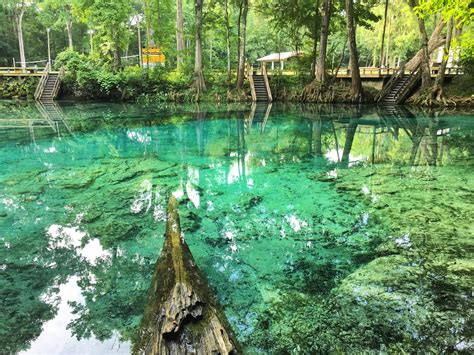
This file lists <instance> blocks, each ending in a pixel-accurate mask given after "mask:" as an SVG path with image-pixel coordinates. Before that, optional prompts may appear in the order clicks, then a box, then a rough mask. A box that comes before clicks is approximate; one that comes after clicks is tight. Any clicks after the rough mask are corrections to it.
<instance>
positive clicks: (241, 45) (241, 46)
mask: <svg viewBox="0 0 474 355" xmlns="http://www.w3.org/2000/svg"><path fill="white" fill-rule="evenodd" d="M248 11H249V2H248V0H241V1H240V9H239V38H238V50H239V66H238V71H237V85H236V86H237V89H238V90H240V89H242V86H243V83H244V75H245V42H246V32H247V14H248Z"/></svg>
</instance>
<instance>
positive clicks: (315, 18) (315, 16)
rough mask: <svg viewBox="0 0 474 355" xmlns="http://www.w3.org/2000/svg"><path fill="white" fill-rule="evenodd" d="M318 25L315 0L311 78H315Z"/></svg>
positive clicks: (317, 8) (317, 4) (317, 0)
mask: <svg viewBox="0 0 474 355" xmlns="http://www.w3.org/2000/svg"><path fill="white" fill-rule="evenodd" d="M318 25H319V0H316V9H315V14H314V36H313V52H312V53H311V78H312V79H313V80H314V79H315V78H316V65H317V61H318V58H317V57H318V52H317V49H318Z"/></svg>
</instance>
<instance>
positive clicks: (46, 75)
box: [35, 62, 51, 100]
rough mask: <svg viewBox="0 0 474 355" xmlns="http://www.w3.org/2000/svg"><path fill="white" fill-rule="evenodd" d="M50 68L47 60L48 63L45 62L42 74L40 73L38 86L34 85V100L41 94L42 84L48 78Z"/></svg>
mask: <svg viewBox="0 0 474 355" xmlns="http://www.w3.org/2000/svg"><path fill="white" fill-rule="evenodd" d="M50 69H51V68H50V65H49V62H48V64H46V66H45V67H44V70H43V75H41V78H40V80H39V82H38V86H36V90H35V100H39V99H40V98H41V95H43V91H44V86H45V85H46V81H47V80H48V75H49V71H50Z"/></svg>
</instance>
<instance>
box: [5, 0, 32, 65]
mask: <svg viewBox="0 0 474 355" xmlns="http://www.w3.org/2000/svg"><path fill="white" fill-rule="evenodd" d="M5 5H6V6H7V8H8V9H9V11H10V13H11V14H12V15H13V19H14V24H15V30H16V35H17V38H18V50H19V52H20V63H21V67H22V68H23V69H25V68H26V56H25V42H24V40H23V17H24V15H25V12H26V10H27V8H28V7H29V6H30V5H32V2H31V1H27V0H8V1H7V2H6V4H5Z"/></svg>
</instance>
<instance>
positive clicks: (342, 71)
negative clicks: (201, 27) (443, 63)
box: [0, 67, 464, 79]
mask: <svg viewBox="0 0 474 355" xmlns="http://www.w3.org/2000/svg"><path fill="white" fill-rule="evenodd" d="M359 70H360V77H361V79H385V78H389V77H391V76H392V75H393V74H394V73H396V72H397V71H398V70H399V68H375V67H360V68H359ZM43 71H44V67H27V68H26V69H24V70H23V69H22V68H18V67H17V68H14V67H0V77H28V76H42V75H43ZM254 71H255V69H254ZM438 72H439V69H438V68H437V67H432V68H431V76H432V77H433V78H434V77H436V76H437V75H438ZM50 73H53V74H54V73H59V72H55V71H50ZM463 73H464V72H463V70H462V68H457V67H454V68H446V76H447V77H452V76H455V75H461V74H463ZM255 74H256V75H261V70H260V69H258V70H256V72H255ZM297 74H298V72H297V71H295V70H291V69H284V70H278V69H274V70H271V69H267V75H269V76H271V75H288V76H292V75H297ZM328 74H329V75H334V74H336V71H332V70H328ZM406 74H407V75H409V74H411V72H409V71H406ZM336 77H337V78H340V79H349V78H350V77H351V71H350V69H349V68H345V67H344V68H339V70H338V72H337V74H336Z"/></svg>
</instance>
